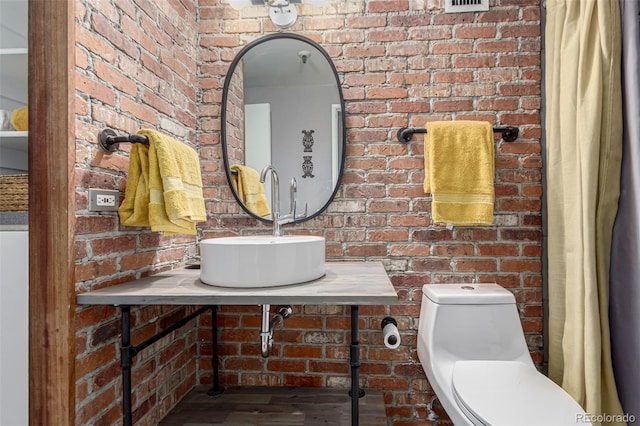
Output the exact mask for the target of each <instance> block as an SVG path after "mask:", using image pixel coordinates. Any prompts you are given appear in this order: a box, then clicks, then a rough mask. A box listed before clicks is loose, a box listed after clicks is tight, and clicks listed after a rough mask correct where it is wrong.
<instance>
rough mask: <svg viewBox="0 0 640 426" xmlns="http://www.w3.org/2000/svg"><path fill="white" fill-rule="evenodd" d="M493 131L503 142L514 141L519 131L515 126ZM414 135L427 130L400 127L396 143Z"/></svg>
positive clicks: (409, 138) (497, 128)
mask: <svg viewBox="0 0 640 426" xmlns="http://www.w3.org/2000/svg"><path fill="white" fill-rule="evenodd" d="M493 131H494V132H495V133H501V134H502V139H503V140H504V141H505V142H513V141H515V140H516V139H518V133H519V132H520V129H518V128H517V127H515V126H506V127H494V128H493ZM414 133H422V134H425V133H427V129H424V128H421V129H416V128H414V127H401V128H400V129H398V133H397V136H398V141H399V142H404V143H408V142H410V141H411V138H412V137H413V134H414Z"/></svg>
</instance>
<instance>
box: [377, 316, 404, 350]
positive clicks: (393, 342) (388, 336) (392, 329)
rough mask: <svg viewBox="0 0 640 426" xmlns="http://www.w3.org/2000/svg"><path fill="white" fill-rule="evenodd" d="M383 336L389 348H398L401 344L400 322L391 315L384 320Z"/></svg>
mask: <svg viewBox="0 0 640 426" xmlns="http://www.w3.org/2000/svg"><path fill="white" fill-rule="evenodd" d="M381 325H382V336H383V338H384V345H385V346H386V347H388V348H389V349H396V348H398V347H399V346H400V333H399V332H398V323H397V322H396V320H394V319H393V318H391V317H386V318H385V319H383V320H382V324H381Z"/></svg>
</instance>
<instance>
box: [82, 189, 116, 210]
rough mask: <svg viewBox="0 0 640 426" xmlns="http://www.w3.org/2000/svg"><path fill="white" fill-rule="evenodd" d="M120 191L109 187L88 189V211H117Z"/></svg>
mask: <svg viewBox="0 0 640 426" xmlns="http://www.w3.org/2000/svg"><path fill="white" fill-rule="evenodd" d="M119 198H120V192H118V191H113V190H111V189H90V190H89V211H90V212H110V211H118V204H119V203H118V201H119Z"/></svg>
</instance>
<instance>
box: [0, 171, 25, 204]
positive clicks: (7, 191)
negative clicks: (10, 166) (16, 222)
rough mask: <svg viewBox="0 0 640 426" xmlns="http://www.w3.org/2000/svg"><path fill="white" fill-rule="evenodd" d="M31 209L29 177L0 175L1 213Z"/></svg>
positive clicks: (23, 175)
mask: <svg viewBox="0 0 640 426" xmlns="http://www.w3.org/2000/svg"><path fill="white" fill-rule="evenodd" d="M28 209H29V175H27V174H22V175H0V212H26V211H27V210H28Z"/></svg>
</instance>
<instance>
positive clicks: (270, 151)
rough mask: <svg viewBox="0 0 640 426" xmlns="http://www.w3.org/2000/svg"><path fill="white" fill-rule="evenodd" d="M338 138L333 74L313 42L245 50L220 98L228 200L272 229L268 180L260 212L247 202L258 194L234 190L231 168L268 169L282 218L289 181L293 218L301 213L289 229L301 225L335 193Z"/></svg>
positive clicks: (278, 42)
mask: <svg viewBox="0 0 640 426" xmlns="http://www.w3.org/2000/svg"><path fill="white" fill-rule="evenodd" d="M345 133H346V132H345V118H344V99H343V96H342V89H341V87H340V81H339V79H338V73H337V71H336V69H335V66H334V65H333V62H332V61H331V58H330V57H329V55H328V54H327V53H326V52H325V50H324V49H322V47H320V46H319V45H318V44H317V43H316V42H314V41H312V40H309V39H307V38H305V37H302V36H299V35H297V34H289V33H286V34H284V33H279V34H273V35H268V36H265V37H263V38H260V39H258V40H255V41H253V42H251V43H250V44H248V45H247V46H245V47H244V48H243V49H242V50H241V51H240V52H239V53H238V55H237V56H236V58H235V59H234V60H233V62H232V63H231V67H230V68H229V72H228V73H227V76H226V78H225V82H224V87H223V95H222V150H223V159H224V166H225V171H226V174H227V180H228V182H229V185H230V187H231V190H232V192H233V195H234V197H235V199H236V200H237V201H238V203H239V204H240V205H241V206H242V208H243V209H244V210H245V211H246V212H247V213H249V214H250V215H251V216H253V217H255V218H257V219H260V220H263V221H271V216H270V214H269V210H271V209H272V207H273V206H271V205H270V204H271V191H272V189H273V188H271V184H270V180H267V181H266V182H265V183H264V184H263V189H264V193H265V197H264V199H265V200H266V201H267V203H268V204H269V206H268V207H269V208H268V209H267V208H265V207H264V206H263V207H262V208H261V207H260V206H259V205H258V204H257V203H255V200H253V199H252V195H253V192H254V191H256V190H258V189H259V188H252V187H251V185H250V186H249V187H248V188H247V186H244V187H243V188H237V187H236V183H235V180H236V178H235V176H234V175H235V174H236V173H237V171H236V170H237V169H238V168H239V167H238V166H246V167H249V168H251V169H253V170H255V171H256V172H257V174H259V173H260V171H261V170H262V169H263V168H264V167H265V166H267V165H272V166H273V167H274V168H275V169H276V171H277V173H278V177H279V182H280V185H279V187H280V188H279V193H278V194H279V199H280V211H282V212H287V211H289V206H290V184H291V181H292V178H295V180H296V185H297V192H296V214H297V215H298V216H300V215H301V214H302V213H303V212H304V211H305V208H306V210H307V214H306V216H304V217H302V218H299V219H296V220H295V222H301V221H304V220H308V219H311V218H313V217H315V216H317V215H319V214H320V213H322V212H323V211H324V210H325V209H326V208H327V206H328V205H329V203H330V202H331V200H332V199H333V197H334V196H335V194H336V192H337V190H338V187H339V185H340V178H341V176H342V171H343V168H344V156H345V154H344V151H345V143H346V137H345ZM252 174H253V173H252ZM254 176H255V174H254ZM248 183H249V184H251V183H252V182H248ZM254 186H255V185H254Z"/></svg>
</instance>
